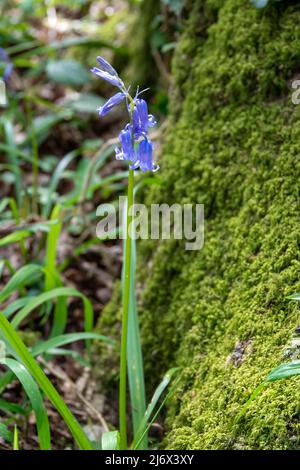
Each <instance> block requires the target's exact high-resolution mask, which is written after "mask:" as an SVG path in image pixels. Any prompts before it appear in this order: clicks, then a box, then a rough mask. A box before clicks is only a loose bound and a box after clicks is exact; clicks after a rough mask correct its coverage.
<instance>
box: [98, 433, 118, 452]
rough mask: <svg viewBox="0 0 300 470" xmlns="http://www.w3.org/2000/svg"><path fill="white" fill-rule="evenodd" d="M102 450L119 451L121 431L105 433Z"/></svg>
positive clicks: (102, 438)
mask: <svg viewBox="0 0 300 470" xmlns="http://www.w3.org/2000/svg"><path fill="white" fill-rule="evenodd" d="M101 448H102V450H119V449H120V434H119V431H109V432H104V433H103V434H102V436H101Z"/></svg>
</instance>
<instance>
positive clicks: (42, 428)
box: [1, 358, 51, 450]
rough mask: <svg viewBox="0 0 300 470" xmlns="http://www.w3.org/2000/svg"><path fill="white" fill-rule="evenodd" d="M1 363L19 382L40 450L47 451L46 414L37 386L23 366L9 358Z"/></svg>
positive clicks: (48, 435) (48, 438) (47, 425)
mask: <svg viewBox="0 0 300 470" xmlns="http://www.w3.org/2000/svg"><path fill="white" fill-rule="evenodd" d="M1 362H2V363H3V364H5V365H6V366H7V367H8V368H9V369H10V370H11V371H12V372H13V373H14V374H15V376H16V377H17V378H18V380H19V381H20V382H21V384H22V386H23V388H24V391H25V393H26V395H27V396H28V398H29V400H30V403H31V406H32V409H33V411H34V414H35V417H36V427H37V432H38V437H39V443H40V449H41V450H49V449H50V448H51V442H50V428H49V421H48V414H47V410H46V408H45V405H44V402H43V399H42V397H41V394H40V391H39V389H38V386H37V385H36V383H35V381H34V380H33V378H32V377H31V375H30V374H29V372H28V371H27V369H26V368H25V367H24V366H23V364H21V363H19V362H18V361H16V360H15V359H10V358H7V359H3V361H1Z"/></svg>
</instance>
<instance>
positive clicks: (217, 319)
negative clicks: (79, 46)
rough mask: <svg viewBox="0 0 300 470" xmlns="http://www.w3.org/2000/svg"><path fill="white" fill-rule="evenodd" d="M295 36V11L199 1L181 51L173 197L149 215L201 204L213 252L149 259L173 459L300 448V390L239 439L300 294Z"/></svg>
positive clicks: (280, 397)
mask: <svg viewBox="0 0 300 470" xmlns="http://www.w3.org/2000/svg"><path fill="white" fill-rule="evenodd" d="M299 23H300V5H299V3H298V2H288V1H286V2H285V1H283V2H280V3H277V2H275V3H274V4H271V6H270V7H268V8H266V9H265V10H263V11H262V10H256V9H255V8H254V7H253V6H252V5H251V3H250V2H249V1H248V0H225V1H221V0H207V1H203V0H197V1H195V2H192V9H191V11H190V19H189V21H188V22H187V24H186V26H185V32H184V34H183V36H182V38H181V41H180V43H179V44H178V47H177V51H176V55H175V59H174V62H173V78H174V81H175V86H174V91H173V93H172V97H171V114H172V116H171V119H172V122H171V123H170V125H169V130H168V137H167V143H166V145H165V148H164V151H163V158H162V161H161V170H160V177H161V178H162V179H163V182H164V188H165V189H164V190H162V189H161V187H160V188H159V190H158V189H153V190H152V191H151V194H150V196H149V197H148V201H147V202H148V203H149V204H150V203H154V202H155V203H157V202H168V203H170V204H171V203H174V202H179V203H191V202H192V203H203V204H205V244H204V248H203V249H202V250H201V251H198V252H197V251H190V252H187V251H185V250H184V243H182V242H178V241H176V242H175V241H173V242H170V241H164V242H160V243H159V245H158V246H157V243H156V242H151V243H147V244H146V243H144V245H143V255H142V256H143V257H142V259H141V262H140V266H141V267H142V266H145V264H146V263H147V264H146V266H147V268H146V269H145V268H144V269H142V273H143V275H141V274H140V276H141V279H142V282H143V287H144V294H143V300H142V302H143V303H142V310H141V315H142V319H141V323H142V329H143V338H144V354H145V358H146V362H147V368H146V376H147V377H148V379H151V377H155V379H156V380H158V377H159V375H160V374H162V373H163V372H164V371H165V370H166V369H167V368H169V367H170V366H171V365H174V364H177V365H181V366H183V367H184V373H183V379H182V381H181V384H180V386H179V388H178V390H177V392H176V393H175V394H174V396H173V398H172V399H171V400H170V402H169V405H168V419H167V424H168V426H169V431H168V434H167V436H166V439H165V446H166V447H168V448H181V449H187V448H191V449H203V448H204V449H208V448H210V449H224V448H235V449H239V448H246V449H247V448H250V449H254V448H259V449H289V448H299V447H300V443H299V387H300V379H299V378H292V379H289V380H287V381H280V382H276V383H274V384H272V385H270V386H269V387H268V388H267V389H266V391H265V392H264V393H263V394H262V395H261V396H260V397H258V398H257V400H256V401H255V402H253V404H252V405H251V406H250V408H249V410H248V412H247V414H246V415H245V417H244V418H243V419H242V421H241V423H240V424H239V425H233V420H234V418H235V417H236V415H237V414H238V412H239V411H240V410H241V406H242V405H243V403H244V402H245V401H246V400H247V398H248V397H249V394H250V393H251V392H252V390H253V389H254V388H255V387H256V386H257V385H258V384H259V383H260V382H261V381H262V380H263V379H264V377H265V376H266V375H267V373H268V372H269V371H270V370H271V369H272V368H273V367H274V366H275V365H277V364H279V363H280V362H281V361H282V360H283V350H284V348H285V347H286V345H287V344H288V343H289V341H290V339H291V337H292V334H293V330H294V329H295V327H297V326H298V323H299V322H300V319H299V310H298V309H297V305H296V304H295V302H291V301H289V300H287V298H286V297H287V295H288V294H291V293H293V292H295V291H296V290H297V288H298V290H299V287H300V286H299V267H300V265H299V176H300V174H299V153H300V152H299V150H300V106H295V105H294V104H293V103H292V100H291V94H292V89H291V81H292V79H293V78H297V76H298V74H299V72H300V68H299V67H300V29H299ZM151 250H154V253H152V252H151ZM297 283H298V285H297ZM154 371H155V373H154Z"/></svg>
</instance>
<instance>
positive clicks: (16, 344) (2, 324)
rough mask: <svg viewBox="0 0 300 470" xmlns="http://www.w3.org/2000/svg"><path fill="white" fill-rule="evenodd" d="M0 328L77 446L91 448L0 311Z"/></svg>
mask: <svg viewBox="0 0 300 470" xmlns="http://www.w3.org/2000/svg"><path fill="white" fill-rule="evenodd" d="M0 329H1V330H2V333H3V334H4V336H5V338H6V340H7V341H8V342H9V343H10V346H11V347H12V348H13V350H14V351H15V352H16V354H17V355H18V356H19V358H20V359H21V360H22V362H23V363H24V365H25V366H26V368H27V369H28V371H29V372H30V373H31V375H32V377H33V378H34V379H35V380H36V382H37V383H38V385H39V386H40V388H41V389H42V390H43V392H44V393H45V395H46V396H47V397H48V399H49V400H50V401H51V403H52V404H53V406H54V407H55V408H56V409H57V411H58V412H59V413H60V415H61V416H62V418H63V420H64V421H65V423H66V425H67V426H68V428H69V429H70V432H71V433H72V435H73V437H74V439H75V441H76V442H77V444H78V446H79V448H80V449H82V450H92V449H93V447H92V445H91V443H90V442H89V440H88V438H87V436H86V435H85V433H84V431H83V430H82V428H81V427H80V425H79V423H78V422H77V420H76V418H75V417H74V416H73V414H72V413H71V412H70V410H69V408H68V407H67V406H66V404H65V403H64V401H63V399H62V398H61V397H60V395H59V394H58V392H57V390H56V389H55V388H54V387H53V385H52V384H51V382H50V381H49V379H48V378H47V376H46V375H45V373H44V372H43V370H42V369H41V368H40V367H39V365H38V364H37V362H36V361H35V359H34V358H33V356H32V354H30V352H29V351H28V349H27V348H26V346H25V344H24V343H23V341H22V340H21V338H20V337H19V335H18V334H17V333H16V331H15V330H14V329H13V327H12V326H11V324H10V323H9V321H8V320H7V319H6V318H5V317H4V316H3V315H2V314H1V313H0Z"/></svg>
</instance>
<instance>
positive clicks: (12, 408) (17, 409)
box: [0, 398, 25, 414]
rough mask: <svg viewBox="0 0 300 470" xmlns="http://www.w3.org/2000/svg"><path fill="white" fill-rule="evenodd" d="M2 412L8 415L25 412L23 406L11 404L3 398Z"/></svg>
mask: <svg viewBox="0 0 300 470" xmlns="http://www.w3.org/2000/svg"><path fill="white" fill-rule="evenodd" d="M0 410H3V411H6V412H7V413H14V414H24V413H25V410H24V408H23V407H22V406H20V405H17V404H16V403H11V402H9V401H7V400H4V399H3V398H0Z"/></svg>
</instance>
